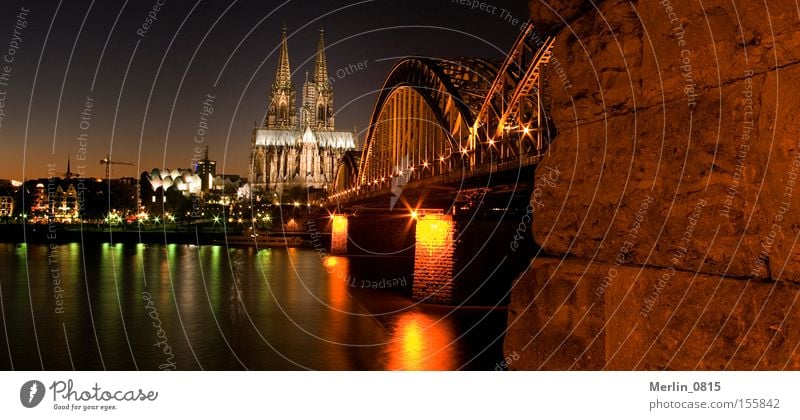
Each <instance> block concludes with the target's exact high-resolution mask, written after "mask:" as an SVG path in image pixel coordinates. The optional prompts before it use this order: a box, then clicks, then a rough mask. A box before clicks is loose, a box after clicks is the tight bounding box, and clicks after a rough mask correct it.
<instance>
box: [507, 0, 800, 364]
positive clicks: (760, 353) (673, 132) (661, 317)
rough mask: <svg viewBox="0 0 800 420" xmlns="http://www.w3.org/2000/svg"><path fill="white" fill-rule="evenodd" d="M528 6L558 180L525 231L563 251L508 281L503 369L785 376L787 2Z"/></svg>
mask: <svg viewBox="0 0 800 420" xmlns="http://www.w3.org/2000/svg"><path fill="white" fill-rule="evenodd" d="M529 6H530V11H531V19H532V21H533V22H534V24H535V25H536V26H537V27H538V28H539V30H540V31H543V32H547V33H549V34H553V35H556V43H555V47H554V50H553V60H552V61H551V63H550V67H549V69H550V71H549V72H548V74H549V76H548V80H549V83H550V94H551V97H552V103H551V104H550V106H551V113H552V118H553V122H554V124H555V126H556V128H557V130H558V135H557V136H556V137H555V138H554V139H553V142H552V144H551V146H550V148H549V150H548V156H547V157H546V158H545V159H544V160H543V162H542V163H541V165H540V168H542V167H546V168H551V169H550V171H552V170H556V171H558V173H559V174H560V176H559V179H558V185H557V188H549V189H542V190H541V191H540V192H539V193H540V194H541V196H539V197H537V199H538V200H539V202H541V203H542V204H543V205H542V206H541V207H539V208H537V209H536V213H535V214H534V218H533V220H534V222H533V232H534V238H535V240H536V242H537V243H538V244H539V245H541V246H542V248H543V249H544V250H545V251H546V252H547V253H548V254H550V255H553V256H557V257H559V258H561V260H553V261H550V260H546V261H544V260H543V261H544V262H543V261H537V262H536V263H535V264H534V265H533V267H532V268H531V269H530V270H529V271H528V272H527V273H525V274H523V275H522V277H521V278H520V279H519V280H518V282H517V284H516V286H515V288H514V291H513V293H512V302H511V304H510V306H509V331H508V334H507V338H506V342H505V351H506V353H507V354H512V353H514V352H516V354H519V355H521V357H520V360H519V361H518V362H517V363H516V364H515V365H514V366H513V367H512V368H519V369H538V368H543V369H581V368H583V369H599V368H611V369H665V368H669V369H671V368H675V369H694V368H701V369H722V368H727V369H752V368H758V369H782V368H789V369H798V368H800V355H798V354H796V353H798V352H797V351H796V350H797V349H798V348H800V347H798V344H799V343H800V336H797V335H796V334H794V332H792V331H793V330H794V329H795V328H796V327H795V326H794V321H793V320H796V319H798V315H800V314H798V309H797V307H798V305H797V303H796V298H797V296H798V293H799V292H800V286H799V285H798V283H800V245H797V243H798V239H800V177H799V176H798V174H800V117H798V115H797V114H798V112H799V111H800V99H797V98H800V95H798V94H797V93H796V92H800V65H798V64H800V19H799V16H798V10H797V7H796V5H795V2H793V1H774V2H768V3H764V2H730V1H723V0H704V1H703V2H697V1H690V0H658V1H646V2H645V1H627V0H625V1H622V0H594V1H581V0H531V1H530V2H529ZM540 172H541V173H540ZM536 176H537V182H539V181H540V179H539V178H542V177H547V176H549V175H548V174H547V173H546V171H545V172H542V171H537V175H536ZM634 326H636V327H635V328H633V329H631V328H632V327H634ZM523 348H524V350H523Z"/></svg>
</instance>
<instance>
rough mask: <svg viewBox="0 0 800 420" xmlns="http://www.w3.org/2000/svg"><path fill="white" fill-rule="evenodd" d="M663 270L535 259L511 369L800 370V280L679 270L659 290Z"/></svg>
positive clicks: (521, 300)
mask: <svg viewBox="0 0 800 420" xmlns="http://www.w3.org/2000/svg"><path fill="white" fill-rule="evenodd" d="M613 270H616V272H615V271H613ZM609 273H612V274H614V275H613V277H611V278H609ZM660 279H661V273H660V272H659V270H657V269H653V268H649V267H633V266H619V267H615V266H614V265H613V264H607V263H598V262H594V263H588V264H587V263H586V261H584V260H559V259H554V258H544V259H538V260H536V261H535V262H534V266H533V268H532V269H531V270H530V271H529V272H528V274H527V275H526V276H524V277H523V278H522V279H521V280H520V281H519V282H518V283H517V284H516V286H515V288H514V290H513V292H512V294H511V304H510V306H509V324H508V325H509V327H508V331H507V333H506V339H505V343H504V351H505V353H506V355H517V356H518V360H516V361H514V362H513V363H512V364H511V366H510V368H512V369H519V370H536V369H545V370H576V369H588V370H601V369H608V370H632V369H647V370H655V369H659V370H661V369H669V370H694V369H702V370H750V369H769V370H781V369H794V370H796V369H800V357H798V354H797V353H798V343H800V304H799V303H800V302H798V301H800V299H798V297H800V287H798V286H796V285H794V284H792V283H788V282H768V281H763V280H753V281H740V280H739V281H731V280H729V279H724V278H723V277H719V276H712V275H704V274H694V273H689V272H682V271H676V272H675V273H674V274H673V275H672V276H671V277H670V278H669V282H668V284H667V285H666V286H665V287H663V288H660V289H659V288H658V282H659V280H660ZM532 296H536V299H531V297H532ZM648 308H652V309H651V310H648Z"/></svg>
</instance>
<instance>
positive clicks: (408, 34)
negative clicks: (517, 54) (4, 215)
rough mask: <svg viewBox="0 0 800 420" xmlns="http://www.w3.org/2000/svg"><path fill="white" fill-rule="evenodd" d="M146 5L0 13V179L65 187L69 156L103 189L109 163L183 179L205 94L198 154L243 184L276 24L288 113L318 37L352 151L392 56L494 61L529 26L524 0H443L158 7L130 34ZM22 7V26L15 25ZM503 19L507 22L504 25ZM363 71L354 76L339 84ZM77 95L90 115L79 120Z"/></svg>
mask: <svg viewBox="0 0 800 420" xmlns="http://www.w3.org/2000/svg"><path fill="white" fill-rule="evenodd" d="M158 1H164V0H158ZM156 3H157V1H156V0H153V1H148V0H140V1H138V0H137V1H108V0H102V1H100V0H98V1H73V0H70V1H61V2H56V1H52V2H48V1H36V2H33V1H29V2H18V1H10V0H4V1H3V2H2V3H0V54H8V50H9V48H11V49H14V51H13V53H14V55H13V62H12V63H7V62H6V61H5V60H4V58H3V57H4V56H3V55H0V78H2V73H4V72H5V73H6V82H5V85H3V84H0V105H2V108H0V110H2V112H4V114H5V115H4V116H3V118H2V127H0V142H2V153H0V178H2V179H17V180H22V179H30V178H36V177H44V176H47V174H48V165H55V168H56V170H57V172H58V173H59V175H63V172H64V171H65V169H66V160H67V156H71V158H72V170H73V172H75V171H76V169H79V168H78V165H79V164H83V165H85V166H84V168H85V173H84V175H85V176H87V177H90V176H94V177H102V176H103V170H104V167H103V166H102V165H100V164H99V162H98V161H99V160H100V159H102V158H103V157H104V156H105V155H106V154H107V153H109V151H110V152H111V158H112V159H113V160H120V161H127V162H131V163H133V164H134V165H135V166H116V167H115V168H114V174H113V175H114V177H120V176H138V174H139V173H140V172H142V171H144V170H150V169H152V168H154V167H167V168H187V167H190V164H191V161H192V159H193V158H194V157H195V142H194V140H193V138H194V136H195V133H196V131H197V126H198V123H199V122H200V119H201V116H200V114H201V112H202V111H203V102H204V101H205V100H206V98H207V95H213V96H214V99H213V108H214V112H213V114H212V115H210V116H209V117H208V121H209V122H208V130H207V131H206V133H205V137H204V142H203V143H202V145H203V146H209V148H210V155H211V156H210V157H211V158H212V159H216V160H217V172H218V173H228V174H240V175H243V176H246V175H247V157H248V148H249V143H250V137H251V132H252V127H253V124H254V122H255V121H261V120H263V118H264V114H265V113H266V109H267V106H268V101H269V89H270V85H271V84H272V81H273V80H274V77H275V69H276V66H277V60H278V47H279V41H280V32H281V26H283V25H284V24H286V25H287V27H288V33H289V56H290V63H291V66H292V71H293V81H294V84H295V89H296V91H297V104H296V105H298V106H299V105H300V102H301V93H300V91H299V90H300V88H301V86H302V83H303V80H304V76H305V72H306V70H308V71H312V70H313V65H314V58H315V56H314V54H315V52H316V46H317V38H318V30H319V27H320V25H322V26H323V27H324V29H325V38H326V44H327V50H326V51H327V59H328V71H329V73H330V75H331V76H332V77H334V107H335V111H336V116H335V117H336V127H337V129H353V127H357V128H358V132H359V134H358V139H359V144H360V143H361V142H363V130H364V129H365V128H366V125H367V124H368V121H369V117H370V114H371V113H372V108H373V105H374V101H375V94H376V91H377V90H378V89H380V87H381V84H382V83H383V80H384V78H385V76H386V74H387V72H388V71H389V69H390V68H391V66H392V65H393V63H394V62H396V61H397V60H398V59H399V58H401V57H404V56H408V55H422V56H441V57H457V56H475V57H484V58H491V59H500V58H502V57H503V55H504V53H505V51H506V50H507V49H508V48H509V47H510V46H511V43H512V42H513V41H514V38H515V37H516V34H517V32H518V29H519V28H520V27H521V25H522V22H523V21H524V19H525V18H526V17H527V13H526V11H527V9H526V1H524V0H520V1H493V0H492V1H490V2H489V3H490V4H492V5H495V6H497V7H496V8H494V9H492V8H490V10H493V11H494V13H491V11H487V10H483V11H482V10H480V9H474V10H473V9H471V8H470V6H468V5H462V4H460V2H459V1H453V0H414V1H384V0H376V1H361V2H352V1H334V0H325V1H323V0H314V1H305V0H303V1H300V0H295V1H286V2H280V1H234V2H223V1H197V2H194V1H174V0H166V2H165V4H164V6H163V7H161V10H160V11H158V12H157V13H156V14H155V17H156V20H155V21H153V22H152V25H151V26H150V28H149V30H147V31H146V32H144V31H141V29H142V26H143V24H145V21H146V19H147V18H148V14H149V13H150V12H151V10H152V8H153V6H154V5H156ZM23 7H24V8H27V9H28V12H27V15H26V16H25V22H27V26H26V27H25V28H21V25H19V24H18V19H17V14H18V13H19V12H20V9H21V8H23ZM502 9H506V10H509V11H510V15H511V16H512V17H513V18H516V19H519V21H518V22H516V25H514V24H512V23H511V22H508V21H507V20H506V19H504V17H506V16H501V15H502ZM22 23H24V22H22ZM15 28H16V31H17V34H18V36H17V37H15V35H14V32H15ZM137 31H138V32H139V33H137ZM141 34H143V35H144V36H142V35H141ZM20 39H21V42H19V40H20ZM17 47H18V48H17ZM364 62H365V64H364V65H362V70H358V71H355V72H353V73H351V74H348V73H347V71H346V69H348V68H353V67H351V65H354V66H357V65H358V63H364ZM4 66H5V68H4ZM364 67H365V68H364ZM9 69H10V70H11V71H10V72H8V71H7V70H9ZM87 97H88V98H91V102H92V103H91V105H92V107H91V110H90V114H91V116H90V117H82V115H81V114H82V113H84V109H85V108H86V105H85V103H86V102H87ZM0 115H2V114H0ZM82 121H83V128H82V127H81V122H82ZM82 133H85V134H84V138H85V139H86V141H85V145H86V147H85V149H82V148H81V147H80V142H79V140H78V137H79V136H80V135H81V134H82ZM80 159H85V160H83V161H79V160H80Z"/></svg>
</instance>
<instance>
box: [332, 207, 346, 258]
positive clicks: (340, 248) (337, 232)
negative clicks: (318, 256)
mask: <svg viewBox="0 0 800 420" xmlns="http://www.w3.org/2000/svg"><path fill="white" fill-rule="evenodd" d="M332 219H333V220H332V223H331V254H341V255H344V254H347V242H348V240H347V238H348V222H347V216H345V215H343V214H334V215H333V217H332Z"/></svg>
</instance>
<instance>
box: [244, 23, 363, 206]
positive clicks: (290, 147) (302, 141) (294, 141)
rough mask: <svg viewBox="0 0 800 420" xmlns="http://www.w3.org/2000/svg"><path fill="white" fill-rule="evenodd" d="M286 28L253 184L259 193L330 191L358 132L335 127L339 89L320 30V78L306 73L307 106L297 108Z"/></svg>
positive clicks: (256, 133)
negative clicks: (295, 189) (333, 81)
mask: <svg viewBox="0 0 800 420" xmlns="http://www.w3.org/2000/svg"><path fill="white" fill-rule="evenodd" d="M291 75H292V73H291V67H290V66H289V48H288V45H287V42H286V29H285V28H284V30H283V33H282V39H281V49H280V57H279V61H278V71H277V74H276V76H275V82H274V83H273V85H272V92H271V96H270V103H269V109H268V110H267V116H266V118H265V119H264V121H263V124H261V126H257V127H254V129H253V138H252V140H251V144H250V168H249V173H248V182H249V184H250V188H251V189H253V190H260V191H265V190H270V191H277V192H281V191H284V190H285V189H286V188H287V187H290V186H301V187H305V188H317V189H323V188H329V187H330V186H331V185H332V183H333V182H334V176H335V171H336V167H337V163H338V161H339V159H341V157H342V156H343V155H344V154H345V152H347V151H348V150H353V149H354V148H355V133H354V132H351V131H336V129H335V128H334V112H333V88H332V86H331V81H330V79H329V77H328V66H327V63H326V60H325V41H324V37H323V31H322V30H321V29H320V34H319V45H318V47H317V55H316V63H315V66H314V73H313V74H312V75H311V79H309V74H308V72H306V79H305V83H304V84H303V89H302V105H301V106H300V109H299V111H298V109H297V108H296V106H295V90H294V85H293V84H292V80H291Z"/></svg>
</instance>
